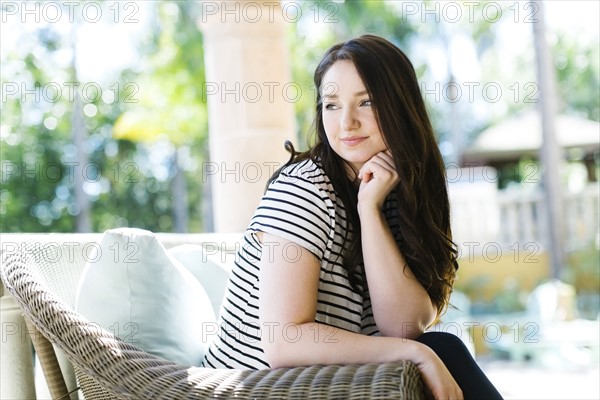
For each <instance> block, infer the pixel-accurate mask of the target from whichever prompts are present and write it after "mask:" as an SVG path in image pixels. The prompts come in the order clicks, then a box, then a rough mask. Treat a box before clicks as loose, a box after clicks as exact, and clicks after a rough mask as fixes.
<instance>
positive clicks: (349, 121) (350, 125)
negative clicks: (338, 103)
mask: <svg viewBox="0 0 600 400" xmlns="http://www.w3.org/2000/svg"><path fill="white" fill-rule="evenodd" d="M340 122H341V124H340V125H341V128H342V129H343V130H345V131H350V130H352V129H357V128H359V127H360V121H359V120H358V118H357V116H356V114H355V112H354V110H352V109H349V108H346V109H345V110H344V111H343V113H342V120H341V121H340Z"/></svg>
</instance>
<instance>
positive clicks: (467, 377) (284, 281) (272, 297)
mask: <svg viewBox="0 0 600 400" xmlns="http://www.w3.org/2000/svg"><path fill="white" fill-rule="evenodd" d="M314 80H315V87H317V88H319V90H318V94H317V102H316V120H315V127H316V135H317V138H316V143H315V144H314V146H313V147H312V148H311V149H310V150H309V151H307V152H305V153H299V154H297V153H295V152H294V150H293V148H288V149H289V150H290V151H291V152H292V157H291V159H290V161H289V162H288V163H287V164H286V166H284V167H283V168H282V169H281V170H280V171H278V172H276V173H275V175H274V176H273V177H272V179H271V181H270V183H269V185H268V188H267V191H266V193H265V195H264V197H263V199H262V201H261V203H260V205H259V207H258V208H257V210H256V213H255V215H254V217H253V218H252V221H251V222H250V225H249V227H248V229H247V230H246V232H245V235H244V243H243V246H242V247H241V249H240V251H239V252H238V257H237V259H236V264H235V267H234V269H233V271H232V273H231V277H230V281H229V285H228V292H227V295H226V299H225V301H224V305H223V307H222V310H221V317H220V318H221V321H220V331H219V334H218V337H217V338H216V340H215V341H214V342H213V344H212V345H211V347H210V350H209V352H208V353H207V355H206V357H205V359H204V365H206V366H210V367H214V368H242V369H247V368H250V369H260V368H277V367H291V366H300V365H311V364H361V363H384V362H390V361H396V360H410V361H412V362H413V363H414V364H416V366H417V367H418V368H419V370H420V372H421V375H422V378H423V381H424V383H425V385H426V387H427V388H428V390H429V391H430V392H431V394H432V395H433V396H434V397H435V398H452V399H454V398H462V397H463V396H464V397H466V398H469V397H471V398H486V399H492V398H501V396H500V394H499V393H498V392H497V391H496V389H495V388H494V387H493V386H492V385H491V383H490V382H489V381H488V380H487V378H486V377H485V375H484V374H483V373H482V371H481V370H480V369H479V367H478V366H477V364H476V363H475V361H474V360H473V358H472V357H471V356H470V354H469V352H468V350H467V349H466V348H465V347H464V345H463V344H462V342H461V341H460V339H458V338H457V337H456V336H452V335H449V334H442V333H439V332H438V333H434V332H431V333H424V331H425V329H426V328H427V327H428V326H430V325H431V324H432V323H433V322H434V321H435V320H436V318H437V317H438V316H439V315H440V314H441V313H442V312H443V311H444V310H445V308H446V306H447V304H448V298H449V295H450V292H451V289H452V284H453V281H454V277H455V273H456V268H457V263H456V254H457V252H456V248H455V245H454V244H453V242H452V238H451V231H450V213H449V211H450V210H449V204H448V195H447V190H446V180H445V168H444V164H443V161H442V158H441V156H440V153H439V150H438V148H437V145H436V141H435V137H434V134H433V130H432V127H431V123H430V121H429V118H428V116H427V112H426V110H425V105H424V103H423V99H422V97H421V93H420V91H419V85H418V82H417V78H416V75H415V72H414V69H413V67H412V64H411V62H410V61H409V60H408V58H407V57H406V56H405V55H404V53H403V52H402V51H401V50H400V49H398V48H397V47H396V46H394V45H393V44H391V43H390V42H388V41H386V40H385V39H382V38H380V37H376V36H372V35H365V36H361V37H358V38H356V39H353V40H349V41H347V42H344V43H340V44H337V45H335V46H333V47H332V48H331V49H329V50H328V51H327V53H326V54H325V56H324V57H323V59H322V60H321V62H320V64H319V65H318V67H317V69H316V71H315V76H314ZM290 147H291V146H290Z"/></svg>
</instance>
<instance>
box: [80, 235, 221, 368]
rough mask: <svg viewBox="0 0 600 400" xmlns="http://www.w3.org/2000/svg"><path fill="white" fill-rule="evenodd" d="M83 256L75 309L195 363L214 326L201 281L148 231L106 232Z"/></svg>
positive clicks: (132, 339)
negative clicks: (92, 248) (208, 326)
mask: <svg viewBox="0 0 600 400" xmlns="http://www.w3.org/2000/svg"><path fill="white" fill-rule="evenodd" d="M95 250H96V251H95V252H91V253H90V254H89V255H87V258H88V263H87V265H86V266H85V269H84V272H83V275H82V278H81V281H80V284H79V288H78V294H77V304H76V309H77V311H78V312H79V313H81V314H82V315H84V316H85V317H86V318H88V319H89V320H90V321H92V322H95V323H97V324H99V325H100V326H101V327H102V328H104V329H106V330H108V331H111V332H112V333H114V334H116V335H117V336H119V337H120V338H121V339H123V340H124V341H126V342H128V343H130V344H133V345H135V346H138V347H140V348H142V349H144V350H145V351H147V352H149V353H151V354H154V355H157V356H160V357H162V358H165V359H167V360H170V361H174V362H176V363H179V364H182V365H199V364H200V362H201V361H202V358H203V356H204V353H205V352H206V351H207V350H208V346H209V345H210V343H208V340H207V337H205V334H204V329H205V328H206V326H207V324H211V325H213V326H214V324H216V318H215V314H214V311H213V308H212V305H211V303H210V300H209V298H208V296H207V295H206V292H205V290H204V288H203V287H202V285H201V284H200V283H199V282H198V281H197V280H196V279H195V278H194V276H193V275H192V274H191V273H190V272H189V271H188V270H187V269H186V268H185V267H183V266H182V265H181V264H180V263H179V262H178V261H176V260H174V259H173V258H172V257H170V256H169V255H168V254H167V252H166V250H165V248H164V247H163V245H162V244H161V243H160V242H159V241H158V240H157V239H156V238H155V236H154V235H153V234H152V233H151V232H148V231H145V230H141V229H133V228H120V229H113V230H109V231H106V232H105V233H104V236H103V237H102V240H101V242H100V244H99V246H97V247H96V248H95Z"/></svg>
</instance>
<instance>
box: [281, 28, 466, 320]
mask: <svg viewBox="0 0 600 400" xmlns="http://www.w3.org/2000/svg"><path fill="white" fill-rule="evenodd" d="M338 60H348V61H351V62H352V63H353V64H354V66H355V68H356V70H357V72H358V74H359V75H360V77H361V79H362V81H363V83H364V85H365V87H366V89H367V92H368V93H369V96H370V99H371V102H372V104H373V107H374V111H375V116H376V118H377V121H378V123H379V128H380V131H381V132H382V135H383V138H384V141H385V143H386V145H387V146H388V148H389V150H390V151H391V153H392V157H393V159H394V163H395V166H396V171H397V172H398V175H399V177H400V181H399V183H398V186H397V188H396V190H395V195H396V200H397V205H398V213H399V216H400V218H399V224H400V232H399V235H400V239H401V240H400V244H399V248H400V251H401V252H402V254H403V255H404V257H405V259H406V261H407V264H408V266H409V267H410V269H411V270H412V272H413V273H414V275H415V276H416V278H417V279H418V280H419V282H420V283H421V284H422V285H423V286H424V287H425V289H426V290H427V293H428V294H429V296H430V297H431V299H432V301H433V303H434V304H435V305H436V306H437V309H438V314H440V313H442V312H443V310H444V309H445V307H446V305H447V304H448V299H449V297H450V292H451V290H452V284H453V282H454V277H455V275H456V269H457V268H458V264H457V261H456V259H457V250H456V245H455V244H454V243H453V242H452V234H451V229H450V204H449V201H448V192H447V187H446V172H445V167H444V162H443V160H442V156H441V154H440V151H439V149H438V146H437V143H436V140H435V136H434V134H433V128H432V126H431V122H430V121H429V117H428V115H427V111H426V109H425V103H424V101H423V98H422V96H421V92H420V90H419V84H418V81H417V76H416V74H415V70H414V68H413V66H412V63H411V62H410V60H409V59H408V57H406V55H405V54H404V53H403V52H402V51H401V50H400V49H399V48H398V47H396V46H395V45H393V44H392V43H390V42H389V41H387V40H385V39H383V38H381V37H378V36H373V35H364V36H360V37H358V38H355V39H351V40H348V41H346V42H343V43H339V44H336V45H334V46H333V47H331V48H330V49H329V50H328V51H327V52H326V53H325V55H324V57H323V59H322V60H321V62H320V63H319V65H318V66H317V68H316V70H315V74H314V83H315V87H316V88H318V90H317V99H316V117H315V123H314V130H315V132H316V140H315V143H314V145H313V146H312V147H311V148H310V149H309V150H308V151H306V152H303V153H296V152H295V151H294V149H293V146H291V143H289V142H288V143H286V148H287V149H288V151H290V152H291V153H292V156H291V157H290V160H289V161H288V163H287V164H286V165H289V164H291V163H295V162H299V161H302V160H306V159H309V158H310V159H312V160H313V161H315V162H317V163H318V164H320V165H321V166H322V168H323V169H324V170H325V173H326V174H327V175H328V177H329V179H330V180H331V183H332V185H333V187H334V189H335V191H336V193H337V195H338V196H339V197H340V199H341V200H342V202H343V203H344V208H345V209H346V218H347V219H348V221H349V224H350V228H349V229H348V232H347V233H346V239H347V243H345V253H344V260H343V264H344V267H345V268H346V269H347V271H348V276H349V279H350V282H351V283H352V285H353V286H354V287H357V286H358V285H361V286H363V287H364V285H363V284H364V271H363V270H362V266H363V256H362V247H361V229H360V220H359V215H358V210H357V202H358V200H357V189H356V188H355V186H354V185H353V184H352V182H351V179H350V178H349V177H348V173H347V171H348V168H347V167H348V166H347V165H345V164H346V161H345V160H343V159H342V158H340V157H339V156H338V155H337V154H336V153H335V152H334V151H333V149H332V148H331V146H330V145H329V142H328V140H327V135H326V134H325V128H324V126H323V112H322V111H323V104H322V98H321V89H322V87H321V84H322V80H323V77H324V75H325V73H326V72H327V71H328V70H329V68H330V67H331V66H332V65H333V64H334V63H335V62H336V61H338ZM278 172H279V171H277V172H275V174H274V176H273V178H274V177H275V176H277V175H278ZM273 178H272V179H273ZM350 231H351V234H350Z"/></svg>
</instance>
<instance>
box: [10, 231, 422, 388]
mask: <svg viewBox="0 0 600 400" xmlns="http://www.w3.org/2000/svg"><path fill="white" fill-rule="evenodd" d="M158 237H159V240H161V242H162V243H163V244H164V245H165V247H170V246H174V245H176V244H179V243H196V244H204V243H207V242H209V243H220V245H221V248H220V251H221V252H227V250H228V249H230V248H231V247H230V245H231V240H232V238H234V236H228V237H227V238H226V240H224V239H223V237H219V238H217V237H214V236H211V235H158ZM97 239H98V235H69V234H67V235H37V236H35V235H34V236H31V235H4V237H3V238H2V244H3V246H2V249H3V254H2V266H1V268H0V276H1V278H2V283H3V286H4V287H3V293H2V295H3V296H5V297H7V296H11V297H12V298H14V300H16V303H17V304H18V305H19V307H20V308H21V310H22V312H23V314H24V318H25V321H27V324H28V329H27V331H28V334H29V337H30V338H31V342H32V343H33V346H34V347H35V352H36V354H37V357H38V359H39V363H40V364H41V367H42V370H43V373H44V376H45V380H46V382H47V385H48V388H49V391H50V394H51V397H52V398H69V397H70V398H77V397H78V396H79V395H83V396H84V397H85V398H86V399H113V398H123V399H125V398H126V399H150V398H169V399H183V398H195V399H204V398H206V399H209V398H210V399H230V398H238V399H421V398H423V391H422V383H421V380H420V377H419V372H418V370H417V368H416V367H415V366H414V365H413V364H411V363H409V362H397V363H388V364H380V365H346V366H339V365H333V366H318V365H316V366H310V367H297V368H281V369H267V370H258V371H249V370H244V371H242V370H215V369H209V368H200V367H194V366H189V365H178V364H176V363H174V362H171V361H168V360H165V359H162V358H160V357H157V356H154V355H151V354H149V353H147V352H145V351H144V350H142V349H140V348H137V347H135V346H133V345H131V344H128V343H125V342H124V341H122V340H121V339H119V338H118V337H116V336H114V335H113V334H112V333H110V332H108V331H106V330H103V329H101V328H99V327H98V325H96V324H93V323H91V322H90V321H88V320H86V319H85V318H84V317H83V316H82V315H80V314H78V313H77V312H75V311H74V307H73V305H74V301H75V288H76V286H77V282H78V280H79V277H80V275H81V271H82V270H83V264H84V263H82V260H81V259H77V257H75V258H74V259H69V258H67V257H63V258H61V260H58V261H56V260H55V261H54V262H52V263H49V262H47V258H43V257H39V256H37V255H36V251H40V249H42V248H43V247H44V246H43V245H42V246H40V243H49V242H52V243H58V244H60V245H62V244H64V243H70V244H71V246H72V243H73V242H74V241H77V242H78V243H84V242H86V241H95V240H97ZM7 244H9V245H7ZM16 244H18V245H16ZM45 260H46V261H45ZM25 343H28V342H25ZM7 345H8V344H7V343H5V341H2V346H7ZM55 350H56V351H55ZM56 354H59V357H58V358H59V359H60V358H61V357H63V356H64V361H61V362H60V363H59V362H58V361H57V355H56ZM59 364H60V365H59ZM13 368H14V369H16V368H19V366H13ZM71 368H74V371H75V375H76V376H77V379H76V381H74V380H73V379H71V380H70V379H69V376H71V375H72V372H70V369H71ZM2 374H3V376H2V378H3V384H6V382H11V381H13V378H11V377H10V374H11V371H10V370H9V371H7V370H6V366H4V367H3V371H2ZM65 377H66V378H67V379H65ZM13 384H14V385H18V384H19V382H13Z"/></svg>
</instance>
